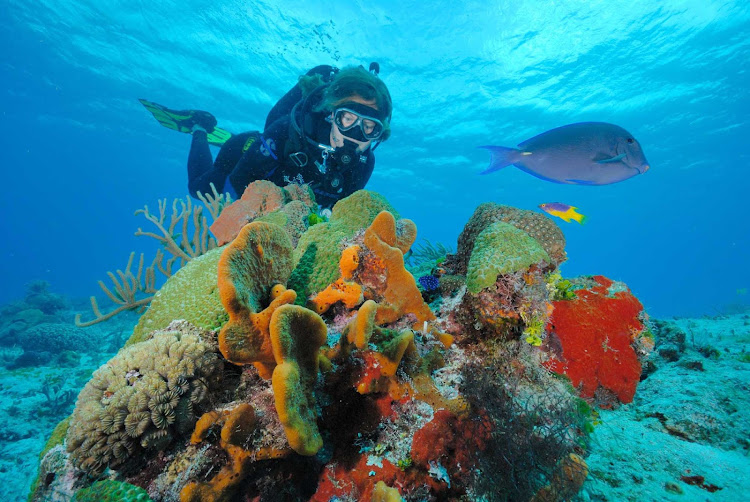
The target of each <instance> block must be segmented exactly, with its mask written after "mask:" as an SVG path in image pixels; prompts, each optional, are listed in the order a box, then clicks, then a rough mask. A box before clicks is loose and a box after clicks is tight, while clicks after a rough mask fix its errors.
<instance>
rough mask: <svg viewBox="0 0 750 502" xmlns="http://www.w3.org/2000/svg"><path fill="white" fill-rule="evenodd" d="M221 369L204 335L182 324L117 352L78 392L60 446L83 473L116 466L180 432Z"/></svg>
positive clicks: (190, 421)
mask: <svg viewBox="0 0 750 502" xmlns="http://www.w3.org/2000/svg"><path fill="white" fill-rule="evenodd" d="M221 368H222V364H221V361H220V359H219V357H218V354H217V351H216V347H215V344H214V343H213V342H212V341H211V339H210V336H209V335H208V334H207V333H204V332H202V331H201V330H199V329H197V328H195V327H194V326H191V325H190V324H188V323H186V322H175V323H173V324H170V325H169V326H168V328H167V329H166V330H163V331H160V332H157V333H155V334H154V335H153V336H152V338H151V339H149V340H147V341H145V342H141V343H138V344H134V345H131V346H129V347H126V348H125V349H123V350H122V351H120V352H119V353H118V354H117V355H116V356H115V357H114V358H113V359H111V360H110V361H109V362H107V364H106V365H104V366H102V367H101V368H99V369H98V370H97V371H96V372H94V375H93V376H92V378H91V380H90V381H89V383H87V384H86V386H85V387H84V388H83V390H82V391H81V393H80V395H79V396H78V401H77V403H76V408H75V411H74V412H73V417H72V419H71V421H70V427H69V429H68V436H67V448H68V451H69V452H70V453H71V459H72V460H73V463H74V464H75V465H76V466H77V467H78V468H80V469H82V470H84V471H86V472H87V473H89V474H92V475H96V474H99V473H101V472H102V471H103V470H104V469H105V468H106V467H109V468H112V469H120V468H123V467H125V466H126V464H127V463H128V462H130V461H132V460H133V459H136V458H138V456H139V454H142V452H143V451H144V449H145V450H150V451H157V450H159V449H163V448H164V447H166V446H167V445H168V444H169V443H170V442H171V441H172V440H173V439H175V438H176V437H178V436H180V435H181V434H186V433H187V432H189V431H190V429H191V428H192V426H193V424H194V423H195V414H194V413H195V412H196V411H197V410H198V409H200V407H201V405H203V404H204V403H205V401H206V400H207V399H208V397H209V393H210V392H211V387H212V386H213V385H214V384H215V382H216V380H217V378H218V377H219V375H220V371H221Z"/></svg>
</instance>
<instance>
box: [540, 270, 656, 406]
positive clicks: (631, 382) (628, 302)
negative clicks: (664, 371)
mask: <svg viewBox="0 0 750 502" xmlns="http://www.w3.org/2000/svg"><path fill="white" fill-rule="evenodd" d="M589 282H590V285H589V286H587V287H586V288H584V289H577V290H576V298H575V299H573V300H560V301H555V302H553V305H554V311H553V313H552V318H551V319H550V324H549V326H548V330H549V331H550V333H551V335H550V337H551V338H552V340H551V341H550V342H549V344H548V345H549V350H550V352H551V353H552V358H551V359H550V360H549V361H548V362H547V363H546V366H547V367H548V368H549V369H550V370H552V371H554V372H556V373H560V374H565V375H567V376H568V378H570V381H571V383H572V384H573V386H574V387H576V388H579V389H580V393H581V396H582V397H584V398H587V399H595V400H596V401H597V403H598V404H599V405H600V406H604V407H609V406H612V404H614V403H616V401H617V400H619V401H620V402H622V403H629V402H631V401H632V400H633V396H634V394H635V389H636V386H637V385H638V382H639V381H640V377H641V364H640V362H639V359H638V354H637V352H636V350H635V348H634V343H635V342H636V341H637V339H639V338H640V337H641V335H642V334H643V331H644V326H643V323H642V322H641V320H640V315H641V313H642V311H643V305H641V302H639V301H638V299H637V298H636V297H635V296H633V295H632V294H631V293H630V291H629V290H628V289H627V288H626V287H624V285H622V284H621V283H619V284H618V283H615V282H614V281H612V280H610V279H607V278H606V277H604V276H593V277H591V280H590V281H589ZM558 344H559V347H561V350H554V347H555V346H557V345H558ZM615 398H616V399H615Z"/></svg>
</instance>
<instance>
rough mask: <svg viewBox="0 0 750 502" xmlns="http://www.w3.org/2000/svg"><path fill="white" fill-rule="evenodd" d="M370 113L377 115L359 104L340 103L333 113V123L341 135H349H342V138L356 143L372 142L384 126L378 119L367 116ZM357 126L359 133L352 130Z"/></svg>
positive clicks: (371, 109) (380, 133) (373, 110)
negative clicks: (345, 137)
mask: <svg viewBox="0 0 750 502" xmlns="http://www.w3.org/2000/svg"><path fill="white" fill-rule="evenodd" d="M372 112H376V113H377V110H375V109H374V108H370V107H369V106H364V105H361V104H360V103H355V102H347V103H342V105H341V106H340V107H339V108H336V109H335V110H334V111H333V121H334V123H335V124H336V126H337V127H338V128H339V131H341V133H342V134H344V133H349V134H344V136H348V137H350V138H352V139H355V140H357V141H363V142H364V141H373V140H376V139H378V138H380V136H381V135H382V134H383V131H384V130H385V126H383V122H382V121H381V120H380V119H379V118H376V117H373V116H371V115H367V113H372ZM357 126H359V131H357V130H356V129H354V128H355V127H357ZM358 132H361V134H358ZM352 133H354V135H353V134H352Z"/></svg>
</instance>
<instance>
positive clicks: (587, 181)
mask: <svg viewBox="0 0 750 502" xmlns="http://www.w3.org/2000/svg"><path fill="white" fill-rule="evenodd" d="M565 181H566V182H567V183H572V184H573V185H596V183H594V182H593V181H589V180H575V179H572V178H571V179H566V180H565Z"/></svg>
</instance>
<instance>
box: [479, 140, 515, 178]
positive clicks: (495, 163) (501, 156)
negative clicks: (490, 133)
mask: <svg viewBox="0 0 750 502" xmlns="http://www.w3.org/2000/svg"><path fill="white" fill-rule="evenodd" d="M479 148H484V149H487V150H489V151H490V154H491V155H492V157H490V165H489V167H488V168H487V169H485V170H484V171H482V172H481V173H479V174H489V173H494V172H495V171H499V170H500V169H502V168H503V167H507V166H510V165H512V164H514V163H516V162H517V161H518V154H519V153H520V150H518V149H517V148H508V147H505V146H492V145H487V146H480V147H479Z"/></svg>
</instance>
